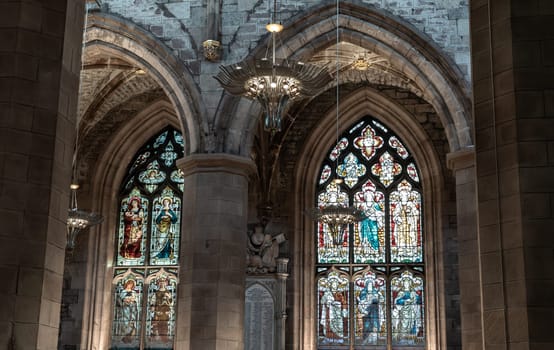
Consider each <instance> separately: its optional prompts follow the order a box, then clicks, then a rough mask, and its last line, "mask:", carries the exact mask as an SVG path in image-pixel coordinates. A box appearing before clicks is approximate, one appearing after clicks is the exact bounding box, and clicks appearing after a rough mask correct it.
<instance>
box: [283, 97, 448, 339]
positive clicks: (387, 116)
mask: <svg viewBox="0 0 554 350" xmlns="http://www.w3.org/2000/svg"><path fill="white" fill-rule="evenodd" d="M339 107H340V110H341V111H342V112H341V119H340V125H339V134H342V133H343V132H344V131H346V130H347V128H349V127H350V126H351V125H353V124H355V123H356V122H357V121H358V120H359V119H360V118H362V117H364V116H366V115H370V116H373V117H375V118H377V119H378V120H381V121H382V122H383V123H385V124H386V125H387V126H388V127H390V128H391V129H392V130H393V131H394V133H395V134H396V135H398V136H399V137H400V138H401V139H402V141H403V142H404V143H405V145H406V146H407V148H408V149H409V150H411V152H412V154H413V156H414V158H415V160H416V162H417V164H418V168H419V170H420V171H421V181H422V188H423V193H422V194H423V198H424V201H423V205H424V207H425V214H424V220H425V223H426V236H425V241H426V251H425V261H426V266H428V267H429V268H428V269H427V271H426V276H427V277H426V280H427V281H428V283H429V284H428V287H427V300H426V301H427V306H426V307H427V310H426V318H427V342H428V348H429V349H446V334H445V332H446V325H445V324H444V319H445V318H444V315H443V313H444V307H442V306H443V304H444V301H443V300H442V295H443V294H444V286H443V285H442V284H441V281H442V280H443V277H442V270H441V268H440V266H442V265H443V261H442V255H441V254H440V252H442V249H443V248H442V247H443V238H442V232H441V228H442V222H443V220H444V218H443V215H445V213H442V212H441V205H440V203H442V202H443V195H444V192H443V188H444V179H443V174H442V166H441V162H440V159H439V157H438V154H437V152H436V151H435V149H434V146H433V144H432V143H431V141H430V140H429V138H428V136H427V134H426V132H425V130H423V128H422V127H421V125H420V124H418V122H417V121H416V120H415V119H414V118H413V116H412V115H410V113H408V112H407V111H406V110H405V109H404V108H403V107H401V106H400V105H398V104H397V103H396V102H395V101H393V100H391V99H389V98H388V97H386V96H384V95H382V94H380V93H379V92H378V91H376V90H373V89H370V88H363V89H359V90H357V91H355V92H353V93H352V94H350V95H349V96H347V97H346V98H344V99H342V100H341V101H340V106H339ZM335 142H336V114H335V109H334V108H331V109H330V110H329V111H328V112H327V113H326V114H325V115H324V116H322V117H321V120H320V123H319V124H318V125H317V127H316V128H315V129H314V130H313V132H312V133H311V134H310V135H309V137H308V139H307V140H306V142H305V143H304V147H303V148H302V150H301V152H300V154H299V158H298V163H297V165H296V172H295V174H294V178H295V179H297V180H296V182H295V183H294V193H295V198H294V209H293V211H294V213H295V216H294V232H295V233H296V234H295V237H294V238H293V240H294V247H295V248H294V253H293V254H294V255H293V261H295V262H296V263H295V264H294V266H293V271H292V273H291V276H293V284H294V288H295V290H296V291H298V292H297V293H295V294H294V299H293V302H292V303H293V305H294V306H293V310H294V311H293V312H294V315H292V317H291V321H292V322H293V324H292V329H293V332H292V333H293V334H294V338H295V339H294V341H293V342H294V343H295V344H299V345H300V349H304V350H308V349H309V350H313V349H315V347H314V346H315V345H314V344H315V343H314V342H315V340H314V339H315V333H314V331H315V328H316V327H315V324H316V323H315V322H316V319H315V315H314V312H313V310H316V300H315V297H314V293H313V291H314V290H315V286H314V275H313V273H314V270H313V267H314V261H313V260H314V256H315V254H316V252H315V247H314V245H313V241H312V239H313V235H312V234H309V233H310V232H313V225H314V224H313V222H312V221H311V220H309V219H307V218H306V216H305V215H304V214H303V213H304V211H305V210H306V208H312V207H314V206H315V202H314V197H315V189H316V184H317V180H318V171H319V169H320V165H321V164H322V162H323V158H324V157H325V156H326V154H327V151H328V150H329V149H330V148H331V146H332V145H333V144H334V143H335ZM437 266H438V267H439V268H437Z"/></svg>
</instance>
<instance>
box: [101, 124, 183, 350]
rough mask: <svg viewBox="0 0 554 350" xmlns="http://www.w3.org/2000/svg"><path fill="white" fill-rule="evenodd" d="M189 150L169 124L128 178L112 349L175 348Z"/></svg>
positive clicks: (118, 235) (122, 201)
mask: <svg viewBox="0 0 554 350" xmlns="http://www.w3.org/2000/svg"><path fill="white" fill-rule="evenodd" d="M183 149H184V144H183V137H182V135H181V134H180V133H179V132H178V131H177V130H174V129H173V128H171V127H167V128H165V129H164V130H162V131H161V132H160V133H158V134H157V135H156V136H154V137H152V138H151V139H150V140H149V141H148V142H147V143H146V144H145V145H144V146H143V147H142V149H141V150H140V151H139V152H137V154H136V155H135V157H134V158H133V160H132V161H131V162H130V165H129V167H128V169H127V175H126V176H125V178H124V179H123V181H122V185H121V189H120V197H119V201H118V207H119V213H118V225H117V227H116V230H115V249H114V251H115V254H116V256H115V259H114V261H115V267H114V279H113V303H112V305H113V306H112V307H113V321H112V336H111V347H110V349H112V350H116V349H126V350H147V349H157V350H170V349H173V348H174V347H173V343H174V340H175V320H176V301H177V282H178V268H179V267H178V263H179V256H180V246H179V242H180V236H181V201H182V197H183V188H184V179H183V173H182V172H181V170H179V169H177V166H176V164H175V161H176V160H177V159H178V158H180V157H182V156H183Z"/></svg>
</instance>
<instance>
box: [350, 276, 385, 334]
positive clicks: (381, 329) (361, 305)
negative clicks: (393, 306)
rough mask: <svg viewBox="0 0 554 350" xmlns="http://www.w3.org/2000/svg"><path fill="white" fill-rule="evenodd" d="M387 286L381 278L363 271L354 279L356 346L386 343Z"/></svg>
mask: <svg viewBox="0 0 554 350" xmlns="http://www.w3.org/2000/svg"><path fill="white" fill-rule="evenodd" d="M386 289H387V286H386V280H385V278H384V277H383V276H377V275H376V274H375V273H374V272H372V271H368V270H366V271H364V272H362V273H359V274H357V275H356V276H355V277H354V304H355V305H354V310H355V313H356V317H355V321H356V322H355V323H354V324H355V326H354V329H355V333H356V337H355V339H356V342H355V344H356V345H385V344H386V343H387V322H386V321H387V309H386V300H387V297H386V296H387V290H386Z"/></svg>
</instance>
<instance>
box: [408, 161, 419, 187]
mask: <svg viewBox="0 0 554 350" xmlns="http://www.w3.org/2000/svg"><path fill="white" fill-rule="evenodd" d="M407 170H408V175H409V176H410V178H411V179H412V180H414V181H415V182H419V175H418V174H417V168H416V166H415V165H414V163H410V164H408V167H407Z"/></svg>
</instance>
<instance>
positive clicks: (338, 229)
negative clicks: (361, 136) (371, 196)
mask: <svg viewBox="0 0 554 350" xmlns="http://www.w3.org/2000/svg"><path fill="white" fill-rule="evenodd" d="M339 10H340V7H339V0H337V24H336V25H337V39H336V40H337V42H336V71H335V78H336V99H337V104H336V118H335V121H336V131H335V132H336V142H337V144H338V143H339V114H340V113H339V112H340V110H339V83H340V81H339V71H340V69H339V68H340V67H339ZM338 159H339V157H336V162H337V164H336V166H337V167H338ZM336 173H337V172H336V170H335V176H337V175H336ZM342 182H343V181H342V179H339V178H338V177H337V178H335V179H333V180H332V181H331V183H330V184H329V186H328V191H327V192H326V193H325V195H326V197H327V198H326V200H325V203H324V204H321V205H319V206H318V207H316V208H313V209H311V210H308V211H307V214H308V215H310V216H311V217H312V219H313V220H314V221H317V222H321V223H323V224H325V225H327V227H328V228H329V231H330V232H331V236H332V238H333V244H335V245H340V244H342V242H343V232H344V230H345V229H346V227H347V226H348V225H349V224H353V223H355V222H359V221H361V220H363V219H364V217H365V215H364V212H363V211H362V210H359V209H356V208H354V207H350V206H349V205H348V200H347V198H346V194H345V193H344V192H341V190H340V185H341V184H342Z"/></svg>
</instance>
